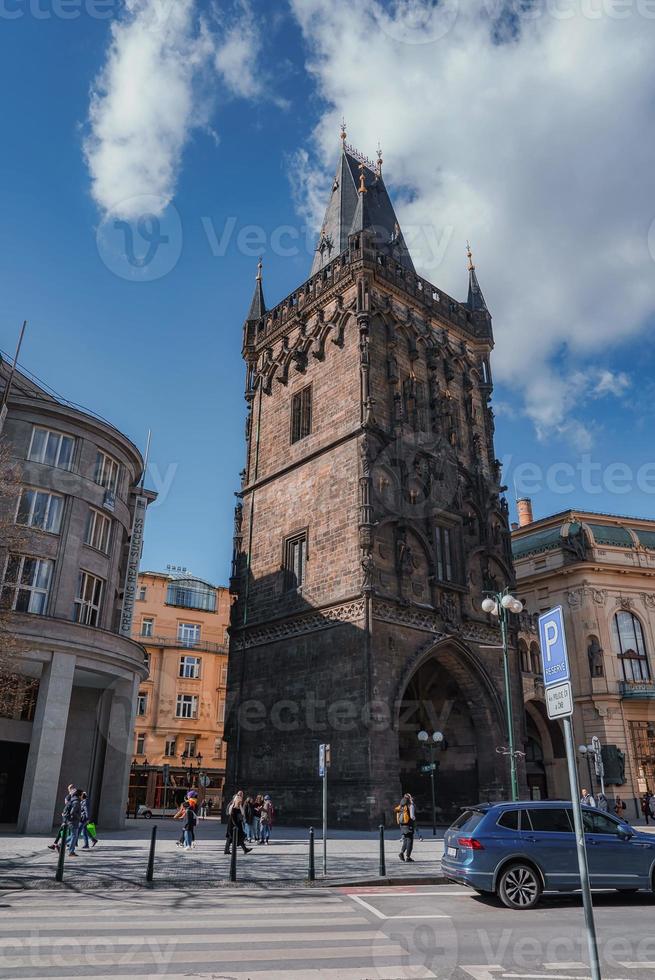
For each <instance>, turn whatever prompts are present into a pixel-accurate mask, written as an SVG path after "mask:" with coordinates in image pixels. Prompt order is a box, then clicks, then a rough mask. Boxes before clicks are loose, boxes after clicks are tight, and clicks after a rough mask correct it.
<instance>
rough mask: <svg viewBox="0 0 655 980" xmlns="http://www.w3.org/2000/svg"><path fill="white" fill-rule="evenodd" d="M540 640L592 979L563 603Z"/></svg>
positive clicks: (594, 959) (593, 948)
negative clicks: (558, 728)
mask: <svg viewBox="0 0 655 980" xmlns="http://www.w3.org/2000/svg"><path fill="white" fill-rule="evenodd" d="M539 639H540V641H541V659H542V663H543V669H544V687H545V688H546V709H547V711H548V717H549V718H561V719H562V722H563V725H564V738H565V742H566V762H567V765H568V770H569V783H570V786H571V804H572V807H573V826H574V828H575V843H576V849H577V853H578V870H579V873H580V888H581V890H582V904H583V906H584V917H585V927H586V932H587V945H588V947H589V965H590V967H591V978H592V980H601V977H600V963H599V961H598V941H597V939H596V925H595V923H594V907H593V905H592V902H591V889H590V887H589V865H588V863H587V848H586V844H585V834H584V823H583V819H582V807H581V806H580V787H579V784H578V770H577V769H576V764H575V743H574V739H573V724H572V722H571V716H572V715H573V694H572V690H571V669H570V666H569V656H568V651H567V648H566V634H565V632H564V613H563V611H562V607H561V606H556V607H555V608H554V609H551V610H550V612H547V613H543V614H542V615H541V616H540V617H539Z"/></svg>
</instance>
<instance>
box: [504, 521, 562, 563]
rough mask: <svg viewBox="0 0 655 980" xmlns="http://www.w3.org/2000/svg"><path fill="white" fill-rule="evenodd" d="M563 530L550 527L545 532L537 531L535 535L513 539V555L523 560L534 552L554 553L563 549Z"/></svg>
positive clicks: (559, 526) (558, 527) (559, 527)
mask: <svg viewBox="0 0 655 980" xmlns="http://www.w3.org/2000/svg"><path fill="white" fill-rule="evenodd" d="M561 544H562V528H561V525H558V526H557V527H549V528H546V529H545V530H543V531H535V532H534V533H533V534H525V535H521V537H520V538H513V539H512V555H513V556H514V558H523V557H524V556H525V555H529V554H531V553H532V552H533V551H552V550H553V549H555V548H559V547H561Z"/></svg>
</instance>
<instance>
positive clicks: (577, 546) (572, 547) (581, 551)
mask: <svg viewBox="0 0 655 980" xmlns="http://www.w3.org/2000/svg"><path fill="white" fill-rule="evenodd" d="M561 541H562V550H563V551H564V552H565V553H566V554H568V555H569V556H570V557H572V558H574V559H576V560H578V561H584V560H585V558H586V557H587V536H586V534H585V530H584V528H583V526H582V524H580V523H579V522H578V521H573V522H572V523H571V524H569V527H568V533H567V534H563V535H562V536H561Z"/></svg>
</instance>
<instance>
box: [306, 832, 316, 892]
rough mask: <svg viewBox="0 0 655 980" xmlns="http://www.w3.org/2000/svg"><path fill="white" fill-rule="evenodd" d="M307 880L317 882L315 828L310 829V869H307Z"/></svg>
mask: <svg viewBox="0 0 655 980" xmlns="http://www.w3.org/2000/svg"><path fill="white" fill-rule="evenodd" d="M307 880H308V881H315V880H316V865H315V863H314V828H313V827H310V828H309V867H308V869H307Z"/></svg>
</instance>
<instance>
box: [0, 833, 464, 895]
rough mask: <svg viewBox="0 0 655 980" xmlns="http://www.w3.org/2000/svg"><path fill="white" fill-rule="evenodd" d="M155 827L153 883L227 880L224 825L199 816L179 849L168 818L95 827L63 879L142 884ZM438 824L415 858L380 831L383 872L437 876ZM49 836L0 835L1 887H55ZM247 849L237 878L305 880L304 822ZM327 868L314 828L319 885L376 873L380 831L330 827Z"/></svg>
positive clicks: (90, 884)
mask: <svg viewBox="0 0 655 980" xmlns="http://www.w3.org/2000/svg"><path fill="white" fill-rule="evenodd" d="M155 825H156V826H157V845H156V851H155V866H154V882H153V884H154V885H155V886H157V885H161V886H164V885H165V886H167V887H171V886H173V887H180V888H187V887H188V888H194V889H195V888H208V887H221V886H224V885H228V886H229V884H230V883H229V867H230V858H229V856H228V855H225V854H224V842H225V825H224V824H221V823H220V822H219V821H218V820H217V819H212V818H209V819H207V820H205V821H200V822H199V824H198V827H197V833H196V837H197V846H196V847H195V848H194V849H193V850H192V851H184V850H183V849H182V848H179V847H177V846H176V841H177V840H178V839H179V836H180V832H181V831H180V824H179V823H178V822H174V821H173V820H170V819H167V820H162V819H157V818H153V819H152V820H138V821H134V820H130V821H128V827H127V828H126V830H124V831H117V832H114V833H108V834H102V832H101V830H99V834H100V843H99V844H98V846H97V847H95V848H91V849H90V850H88V851H86V850H82V848H81V844H80V848H79V849H78V852H77V853H78V857H76V858H69V857H68V855H67V857H66V862H65V868H64V882H65V883H66V884H67V885H68V886H69V887H73V888H80V889H88V888H95V887H115V888H121V887H122V888H135V887H140V886H143V885H145V884H146V880H145V877H146V868H147V863H148V852H149V847H150V837H151V832H152V828H153V827H154V826H155ZM443 832H444V828H441V829H439V830H438V832H437V833H438V836H437V837H436V838H433V837H432V834H431V831H427V832H426V831H422V834H423V840H422V841H421V840H419V839H416V842H415V846H414V854H413V857H414V862H413V863H412V864H405V863H403V862H401V861H400V860H399V858H398V852H399V850H400V834H399V832H398V830H397V829H396V828H393V829H389V830H387V831H386V832H385V860H386V865H387V877H388V878H390V879H394V880H397V879H400V880H401V881H406V882H407V883H409V882H410V881H411V882H415V881H416V880H420V881H424V882H425V883H429V882H430V881H434V880H435V878H438V877H439V876H440V861H441V856H442V854H443ZM53 839H54V832H53V834H52V835H51V836H48V837H45V836H32V837H25V836H22V835H19V834H16V833H13V834H12V833H5V834H0V890H1V889H3V888H5V889H6V888H52V887H61V886H60V885H58V884H57V883H56V882H55V880H54V877H55V870H56V865H57V853H56V852H53V851H50V850H48V844H51V843H52V841H53ZM249 846H251V847H252V848H253V850H252V853H250V854H247V855H244V854H243V852H242V851H241V850H239V852H238V859H237V880H238V882H240V883H243V884H248V885H250V886H252V885H259V886H262V887H279V886H291V885H294V886H298V885H301V884H303V883H305V882H306V879H307V870H308V858H309V843H308V831H307V830H306V829H304V828H297V827H296V828H293V827H275V828H274V830H273V836H272V839H271V843H270V845H257V844H252V845H249ZM327 848H328V874H327V877H323V873H322V871H323V841H322V837H321V834H320V831H317V832H316V843H315V866H316V883H317V884H321V885H324V884H328V883H329V884H331V885H332V884H338V883H343V884H348V883H350V882H361V883H362V884H363V883H369V882H371V881H375V880H376V879H377V878H378V874H379V836H378V834H377V833H375V832H368V831H348V830H335V831H330V830H329V831H328V842H327Z"/></svg>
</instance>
